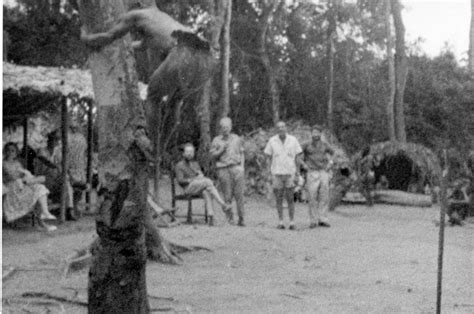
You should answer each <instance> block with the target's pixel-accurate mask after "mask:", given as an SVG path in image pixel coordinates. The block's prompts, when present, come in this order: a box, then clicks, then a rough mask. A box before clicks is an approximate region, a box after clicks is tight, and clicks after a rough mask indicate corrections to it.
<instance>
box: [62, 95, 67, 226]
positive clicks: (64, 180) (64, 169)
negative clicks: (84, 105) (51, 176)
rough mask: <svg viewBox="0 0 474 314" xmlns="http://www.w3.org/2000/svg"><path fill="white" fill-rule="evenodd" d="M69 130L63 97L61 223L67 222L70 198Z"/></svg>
mask: <svg viewBox="0 0 474 314" xmlns="http://www.w3.org/2000/svg"><path fill="white" fill-rule="evenodd" d="M68 128H69V119H68V112H67V99H66V97H63V98H62V99H61V143H62V147H61V148H62V160H61V169H62V183H63V184H62V190H61V216H60V221H61V222H65V221H66V203H67V198H68V188H67V187H68V182H67V181H68V177H67V170H68V159H69V156H68V141H67V131H68Z"/></svg>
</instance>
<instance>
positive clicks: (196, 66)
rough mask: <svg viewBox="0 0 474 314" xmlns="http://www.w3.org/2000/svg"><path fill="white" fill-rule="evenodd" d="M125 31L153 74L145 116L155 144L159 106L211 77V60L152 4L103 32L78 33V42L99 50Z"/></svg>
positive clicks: (195, 39) (191, 35)
mask: <svg viewBox="0 0 474 314" xmlns="http://www.w3.org/2000/svg"><path fill="white" fill-rule="evenodd" d="M129 32H131V33H132V34H134V35H136V36H135V37H139V38H140V41H138V42H134V47H136V48H137V47H138V48H141V49H146V50H147V54H148V62H149V65H150V68H151V70H152V73H153V74H152V75H151V77H150V79H149V83H148V96H147V105H146V111H147V112H146V115H147V119H148V127H149V132H150V136H151V139H152V140H153V142H155V140H156V136H157V123H158V122H157V120H156V119H157V116H158V111H157V110H158V108H159V106H160V105H166V104H168V103H169V102H170V101H171V99H173V100H177V99H182V98H183V97H186V96H188V95H190V94H192V93H194V92H197V91H198V90H200V88H201V87H202V86H203V85H204V82H206V81H207V79H209V77H210V76H211V74H212V70H213V68H214V60H213V58H212V55H211V52H210V47H209V43H208V42H207V41H205V40H203V39H201V38H199V36H197V35H196V34H194V33H193V32H192V30H191V29H190V28H189V27H187V26H185V25H183V24H181V23H179V22H178V21H176V20H174V19H173V18H172V17H171V16H169V15H168V14H166V13H164V12H162V11H160V10H159V9H158V8H157V7H156V5H155V4H154V3H153V4H150V5H149V6H147V7H144V8H133V9H132V10H130V11H129V12H127V13H125V14H124V15H122V16H121V18H120V19H119V20H118V21H117V23H116V24H115V25H114V26H113V27H112V28H111V29H110V30H108V31H107V32H103V33H96V34H86V33H85V31H84V30H82V32H81V40H83V41H84V42H85V43H86V45H87V46H89V47H91V48H93V49H101V48H102V47H104V46H106V45H108V44H110V43H112V42H113V41H114V40H116V39H118V38H121V37H123V36H125V35H126V34H127V33H129ZM165 100H166V101H165Z"/></svg>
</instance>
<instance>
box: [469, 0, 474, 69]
mask: <svg viewBox="0 0 474 314" xmlns="http://www.w3.org/2000/svg"><path fill="white" fill-rule="evenodd" d="M469 72H470V73H471V75H472V76H474V0H471V29H470V34H469Z"/></svg>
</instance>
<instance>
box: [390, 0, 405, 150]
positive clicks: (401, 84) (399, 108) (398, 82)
mask: <svg viewBox="0 0 474 314" xmlns="http://www.w3.org/2000/svg"><path fill="white" fill-rule="evenodd" d="M391 9H392V15H393V22H394V25H395V87H396V88H395V98H394V115H395V133H396V136H397V140H398V141H400V142H403V143H404V142H406V140H407V136H406V131H405V113H404V108H403V107H404V102H403V98H404V94H405V85H406V80H407V74H408V60H407V56H406V53H405V26H404V25H403V19H402V9H401V5H400V2H399V1H398V0H392V8H391Z"/></svg>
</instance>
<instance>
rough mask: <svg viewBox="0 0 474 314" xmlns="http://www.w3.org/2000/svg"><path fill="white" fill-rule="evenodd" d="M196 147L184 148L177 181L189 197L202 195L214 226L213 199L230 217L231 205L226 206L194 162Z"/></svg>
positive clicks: (189, 145) (177, 167) (177, 171)
mask: <svg viewBox="0 0 474 314" xmlns="http://www.w3.org/2000/svg"><path fill="white" fill-rule="evenodd" d="M194 154H195V150H194V146H193V145H192V144H190V143H189V144H186V145H185V146H184V152H183V160H181V161H180V162H178V163H177V164H176V168H175V172H176V180H177V181H178V183H179V185H180V186H181V187H182V188H183V189H184V193H185V194H188V195H197V194H202V196H203V197H204V201H205V202H206V208H207V213H208V215H209V225H210V226H213V225H214V209H213V206H212V199H215V200H216V202H217V203H219V205H221V206H222V210H223V211H224V213H226V216H227V217H228V216H229V215H228V212H229V211H230V210H231V208H232V207H231V205H229V204H226V202H225V201H224V200H223V199H222V197H221V196H220V195H219V192H218V191H217V189H216V187H215V186H214V183H213V182H212V180H211V179H209V178H207V177H205V176H204V174H203V173H202V171H201V166H199V164H198V163H197V161H195V160H194Z"/></svg>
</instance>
